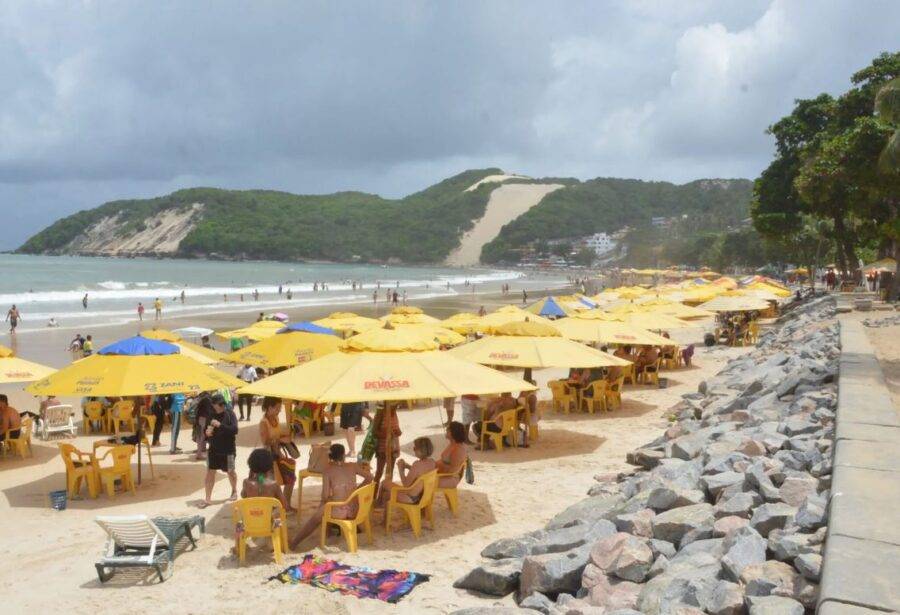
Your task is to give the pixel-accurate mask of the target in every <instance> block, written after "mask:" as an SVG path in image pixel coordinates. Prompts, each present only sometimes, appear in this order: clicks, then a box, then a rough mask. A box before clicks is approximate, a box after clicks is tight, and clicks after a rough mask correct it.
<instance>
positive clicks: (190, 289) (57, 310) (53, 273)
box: [0, 254, 524, 330]
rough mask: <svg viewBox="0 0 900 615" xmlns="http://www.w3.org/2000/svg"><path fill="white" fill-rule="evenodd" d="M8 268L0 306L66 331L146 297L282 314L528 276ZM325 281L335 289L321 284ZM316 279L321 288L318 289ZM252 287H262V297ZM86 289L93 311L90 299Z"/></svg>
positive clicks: (253, 268) (47, 261)
mask: <svg viewBox="0 0 900 615" xmlns="http://www.w3.org/2000/svg"><path fill="white" fill-rule="evenodd" d="M0 270H2V272H3V275H2V276H0V306H2V308H0V309H2V310H3V311H4V313H5V311H6V310H7V309H9V307H10V306H12V305H16V306H17V307H18V309H19V312H20V313H21V314H22V320H21V322H20V324H19V330H27V329H43V328H46V327H47V323H48V322H49V321H50V319H51V318H55V319H56V321H57V323H58V324H59V325H60V326H61V327H66V328H68V327H73V326H83V325H88V324H116V323H124V322H128V321H133V320H134V319H135V318H136V315H137V304H138V302H142V303H143V304H144V307H145V308H146V310H147V315H149V316H150V318H152V312H153V301H154V300H155V299H156V298H157V297H159V298H160V299H161V300H162V301H163V306H164V307H163V313H164V316H189V315H191V314H192V313H196V314H201V313H204V314H205V313H222V312H230V311H248V310H251V309H254V310H255V309H257V308H258V309H259V311H262V312H276V311H278V310H279V308H287V307H301V306H316V305H340V304H348V305H349V304H353V303H370V302H371V301H372V293H373V292H374V291H375V290H376V288H379V287H380V290H379V303H381V302H383V301H385V298H386V292H387V289H391V290H393V289H398V288H399V291H398V292H400V293H402V292H403V291H404V290H405V291H406V293H407V297H408V300H409V301H410V302H412V301H415V300H416V299H425V298H434V297H442V296H452V295H457V294H460V293H471V292H472V291H473V287H474V290H475V291H476V292H478V289H482V288H483V289H485V290H486V289H487V288H489V287H493V288H496V286H497V285H499V284H500V283H502V282H504V281H513V280H517V279H519V278H522V277H523V274H522V273H520V272H515V271H504V270H496V269H451V268H441V267H395V266H379V265H362V264H358V265H357V264H350V265H342V264H319V263H316V264H311V263H280V262H267V261H262V262H260V261H253V262H228V261H208V260H187V259H152V258H127V259H123V258H100V257H79V256H27V255H19V254H0ZM467 281H468V283H469V286H467V285H466V282H467ZM323 282H324V283H325V284H327V290H321V284H322V283H323ZM353 282H356V283H357V289H356V290H355V291H354V290H353ZM523 282H524V281H523ZM316 283H318V285H319V288H320V289H319V290H318V291H314V290H313V287H314V284H316ZM448 284H449V287H448ZM279 285H281V286H282V290H283V293H282V294H281V295H279V294H278V286H279ZM360 285H361V286H360ZM517 286H518V285H517ZM254 290H256V291H258V292H259V300H258V301H255V300H254V298H253V292H254ZM288 290H290V291H291V293H292V295H293V297H292V299H291V300H288V299H287V296H286V295H287V292H288ZM182 291H184V296H185V299H184V303H182V301H181V293H182ZM85 294H87V298H88V301H87V307H86V308H85V307H84V306H83V305H82V298H83V297H84V296H85ZM242 298H243V300H242Z"/></svg>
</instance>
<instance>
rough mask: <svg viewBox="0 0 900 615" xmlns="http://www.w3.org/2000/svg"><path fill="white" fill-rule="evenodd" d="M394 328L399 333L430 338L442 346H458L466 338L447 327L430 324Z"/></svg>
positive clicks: (402, 325)
mask: <svg viewBox="0 0 900 615" xmlns="http://www.w3.org/2000/svg"><path fill="white" fill-rule="evenodd" d="M396 327H397V329H399V330H401V331H404V330H405V331H414V332H417V333H420V334H421V335H425V336H430V337H431V338H432V339H434V340H437V342H438V343H439V344H441V345H443V346H459V345H460V344H463V343H465V341H466V337H465V336H464V335H460V334H459V333H457V332H456V331H454V330H452V329H449V328H447V327H441V326H439V325H436V324H432V323H424V324H418V325H405V324H398V325H396Z"/></svg>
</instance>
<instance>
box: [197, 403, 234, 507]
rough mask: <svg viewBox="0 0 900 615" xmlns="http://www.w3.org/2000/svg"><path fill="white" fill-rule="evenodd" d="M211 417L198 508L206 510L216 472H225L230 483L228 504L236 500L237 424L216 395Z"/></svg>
mask: <svg viewBox="0 0 900 615" xmlns="http://www.w3.org/2000/svg"><path fill="white" fill-rule="evenodd" d="M212 407H213V415H212V417H210V421H209V425H207V427H206V441H207V442H208V443H209V452H208V453H207V456H206V480H205V484H204V487H205V489H206V499H204V500H203V502H201V504H200V508H206V507H207V506H209V505H210V504H212V501H211V498H212V490H213V486H215V484H216V471H222V472H225V473H226V474H227V475H228V482H230V483H231V496H230V497H229V498H228V501H229V502H233V501H235V500H236V499H237V473H236V472H235V471H234V457H235V453H236V451H237V448H236V446H235V439H236V438H237V432H238V422H237V417H236V416H234V411H233V410H230V409H228V408H227V407H226V406H225V398H224V397H222V395H221V394H218V393H217V394H216V395H214V396H213V398H212Z"/></svg>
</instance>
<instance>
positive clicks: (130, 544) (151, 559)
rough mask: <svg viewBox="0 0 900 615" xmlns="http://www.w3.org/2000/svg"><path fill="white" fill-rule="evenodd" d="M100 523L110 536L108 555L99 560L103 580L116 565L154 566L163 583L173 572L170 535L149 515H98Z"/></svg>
mask: <svg viewBox="0 0 900 615" xmlns="http://www.w3.org/2000/svg"><path fill="white" fill-rule="evenodd" d="M96 521H97V525H99V526H100V527H102V528H103V531H105V532H106V535H107V536H108V537H109V539H108V541H107V544H106V555H105V556H104V557H102V558H101V559H100V561H99V562H97V563H96V564H95V566H96V568H97V576H98V577H99V578H100V582H101V583H105V582H107V581H109V580H110V579H111V578H112V577H113V574H115V569H116V568H154V569H155V570H156V574H157V575H159V581H160V583H161V582H163V581H165V580H166V579H167V578H168V577H170V576H171V575H172V561H171V560H170V559H169V539H168V538H166V535H165V534H163V533H162V531H161V530H160V529H159V528H158V527H157V526H156V524H155V523H153V521H151V520H150V517H148V516H147V515H134V516H128V517H97V519H96Z"/></svg>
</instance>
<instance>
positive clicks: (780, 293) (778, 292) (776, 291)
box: [744, 282, 793, 299]
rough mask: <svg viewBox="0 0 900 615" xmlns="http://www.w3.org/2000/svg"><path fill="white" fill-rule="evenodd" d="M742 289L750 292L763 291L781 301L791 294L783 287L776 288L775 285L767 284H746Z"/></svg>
mask: <svg viewBox="0 0 900 615" xmlns="http://www.w3.org/2000/svg"><path fill="white" fill-rule="evenodd" d="M744 288H747V289H750V290H765V291H768V292H770V293H772V294H773V295H775V296H776V297H780V298H782V299H785V298H787V297H790V296H791V295H792V294H793V293H792V292H791V291H789V290H788V289H786V288H784V287H781V286H776V285H775V284H769V283H767V282H753V283H751V284H748V285H747V286H745V287H744Z"/></svg>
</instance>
